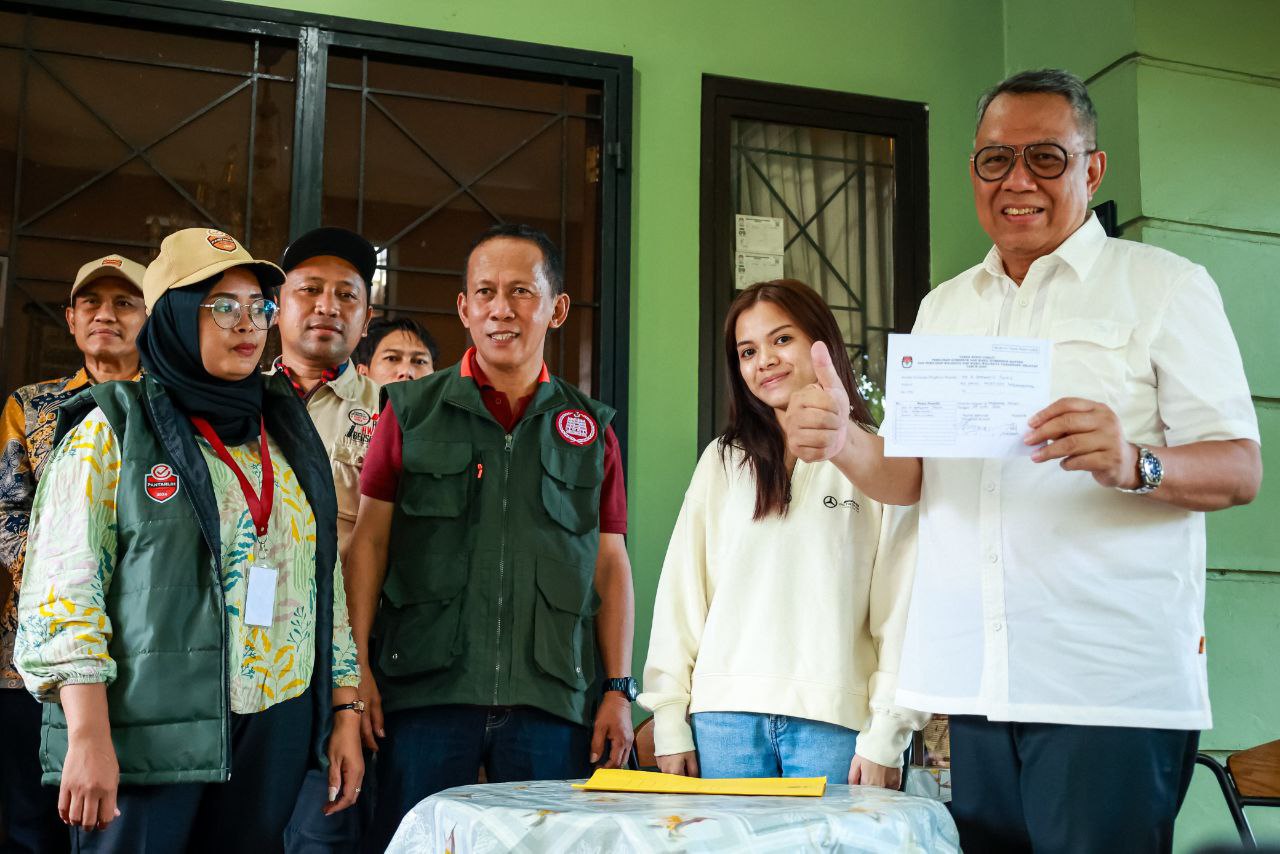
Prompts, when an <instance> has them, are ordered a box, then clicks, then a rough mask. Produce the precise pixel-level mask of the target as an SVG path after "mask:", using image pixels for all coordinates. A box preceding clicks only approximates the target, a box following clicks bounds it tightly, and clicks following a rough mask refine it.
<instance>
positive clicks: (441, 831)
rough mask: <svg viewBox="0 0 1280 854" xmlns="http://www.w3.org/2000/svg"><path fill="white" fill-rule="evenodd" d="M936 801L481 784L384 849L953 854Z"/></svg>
mask: <svg viewBox="0 0 1280 854" xmlns="http://www.w3.org/2000/svg"><path fill="white" fill-rule="evenodd" d="M959 850H960V847H959V841H958V838H957V836H956V827H955V823H954V822H952V820H951V816H950V814H948V812H947V810H946V808H945V807H944V806H943V805H942V804H941V803H939V802H938V801H936V800H931V799H929V798H922V797H915V796H912V795H907V794H903V793H901V792H893V791H889V790H887V789H880V788H876V787H872V786H846V785H834V784H833V785H828V786H827V789H826V794H825V795H824V796H823V797H821V798H803V797H737V796H725V795H657V794H631V793H618V792H587V791H582V790H579V789H574V788H572V787H571V786H570V784H569V782H568V781H562V780H544V781H537V782H529V783H490V784H484V785H475V786H461V787H458V788H456V789H449V790H447V791H444V792H440V793H439V794H436V795H432V796H431V797H429V798H427V799H426V800H424V801H422V802H421V803H419V804H418V805H417V806H416V807H414V808H413V810H412V811H411V812H410V813H409V814H408V815H407V816H405V818H404V821H403V822H401V824H400V829H399V830H398V831H397V832H396V835H395V839H394V840H392V843H391V847H390V848H389V849H388V852H390V854H418V852H431V854H444V852H448V854H489V852H509V851H510V852H528V854H532V852H571V851H572V852H592V853H593V854H607V852H650V851H687V852H695V851H779V852H781V851H787V852H794V851H838V852H853V851H859V852H864V851H865V852H888V851H893V852H922V854H923V853H924V852H928V854H950V852H955V854H958V852H959Z"/></svg>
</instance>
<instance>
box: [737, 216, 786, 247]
mask: <svg viewBox="0 0 1280 854" xmlns="http://www.w3.org/2000/svg"><path fill="white" fill-rule="evenodd" d="M734 230H735V231H736V232H737V239H736V240H735V242H734V248H735V249H737V250H738V251H739V252H751V253H753V254H756V255H781V254H782V253H783V251H784V247H785V246H786V242H785V241H786V233H785V231H784V230H783V222H782V217H777V216H747V215H746V214H735V215H734Z"/></svg>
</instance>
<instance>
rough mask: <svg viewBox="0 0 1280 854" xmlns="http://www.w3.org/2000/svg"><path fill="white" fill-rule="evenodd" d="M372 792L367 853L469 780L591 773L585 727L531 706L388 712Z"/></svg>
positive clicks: (498, 780)
mask: <svg viewBox="0 0 1280 854" xmlns="http://www.w3.org/2000/svg"><path fill="white" fill-rule="evenodd" d="M385 728H386V731H387V737H386V738H385V739H383V740H382V743H381V745H380V747H379V750H378V762H377V766H378V771H377V774H378V797H377V806H376V807H375V812H374V821H373V828H372V830H371V832H370V833H369V834H367V835H366V838H365V850H366V851H383V850H385V849H386V847H387V844H388V843H390V842H391V837H392V836H394V835H395V832H396V828H397V827H399V825H400V820H401V819H402V818H404V816H405V814H406V813H408V812H409V810H411V809H413V807H414V806H415V805H416V804H417V803H418V802H419V801H421V800H422V799H423V798H426V797H428V796H430V795H434V794H435V793H436V792H440V791H443V790H444V789H451V788H453V787H454V786H465V785H468V784H470V783H475V782H476V779H477V777H478V775H479V772H480V766H481V765H483V766H484V772H485V778H486V779H487V780H488V781H489V782H490V783H510V782H516V781H519V780H570V779H576V778H578V777H588V776H590V774H591V765H590V763H589V762H588V760H589V759H590V758H591V731H590V730H589V729H587V728H586V727H585V726H582V725H581V724H576V723H573V722H571V721H567V720H565V719H563V718H559V717H556V716H555V715H553V714H551V713H550V712H544V711H542V710H541V709H535V708H532V707H530V706H514V707H506V706H493V707H490V706H427V707H426V708H420V709H403V710H401V711H398V712H392V713H390V714H388V715H387V716H386V720H385Z"/></svg>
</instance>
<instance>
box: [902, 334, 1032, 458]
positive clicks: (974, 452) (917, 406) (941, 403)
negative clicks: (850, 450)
mask: <svg viewBox="0 0 1280 854" xmlns="http://www.w3.org/2000/svg"><path fill="white" fill-rule="evenodd" d="M1050 352H1051V350H1050V342H1049V341H1047V340H1044V339H1039V338H1003V337H995V336H962V335H890V336H889V363H888V372H887V381H886V395H885V424H884V426H883V428H882V430H881V433H882V434H883V435H884V438H885V449H884V452H885V455H886V456H894V457H908V456H910V457H1011V456H1021V455H1027V454H1030V453H1031V449H1030V448H1029V447H1028V446H1027V444H1025V443H1024V442H1023V438H1024V437H1025V436H1027V435H1028V434H1029V432H1030V427H1029V426H1028V424H1027V420H1028V419H1029V418H1030V417H1031V416H1032V415H1034V414H1035V413H1036V412H1037V411H1039V410H1041V409H1043V408H1044V407H1045V406H1047V405H1048V403H1049V358H1050Z"/></svg>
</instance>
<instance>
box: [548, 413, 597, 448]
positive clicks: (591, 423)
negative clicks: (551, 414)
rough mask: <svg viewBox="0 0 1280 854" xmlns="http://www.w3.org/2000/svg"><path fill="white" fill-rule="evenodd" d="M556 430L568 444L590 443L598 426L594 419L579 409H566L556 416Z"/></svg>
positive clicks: (594, 437) (593, 439) (594, 438)
mask: <svg viewBox="0 0 1280 854" xmlns="http://www.w3.org/2000/svg"><path fill="white" fill-rule="evenodd" d="M556 431H557V432H558V433H559V434H560V438H561V439H564V440H565V441H566V442H568V443H569V444H570V445H578V446H582V445H590V444H591V443H592V442H594V441H595V440H596V434H597V433H598V432H600V431H599V428H597V427H596V422H595V419H594V418H592V417H591V416H590V415H589V414H588V413H586V412H583V411H582V410H581V409H566V410H565V411H564V412H561V413H560V414H559V415H557V416H556Z"/></svg>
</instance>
